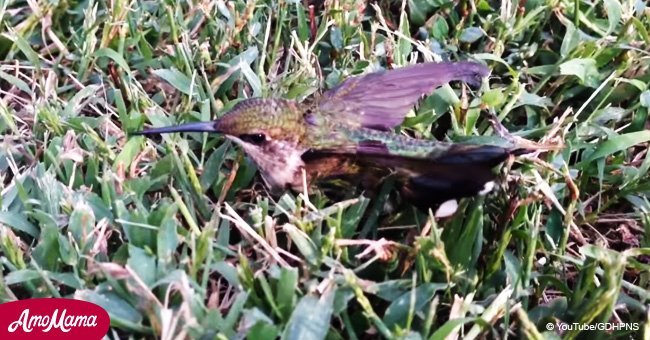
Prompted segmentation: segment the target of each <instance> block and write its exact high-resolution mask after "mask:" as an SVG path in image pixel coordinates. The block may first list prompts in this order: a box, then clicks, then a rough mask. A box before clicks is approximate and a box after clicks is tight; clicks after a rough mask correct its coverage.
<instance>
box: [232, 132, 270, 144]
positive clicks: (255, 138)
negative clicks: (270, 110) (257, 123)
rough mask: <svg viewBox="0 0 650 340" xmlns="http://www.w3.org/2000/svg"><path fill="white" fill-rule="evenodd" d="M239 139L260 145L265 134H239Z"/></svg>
mask: <svg viewBox="0 0 650 340" xmlns="http://www.w3.org/2000/svg"><path fill="white" fill-rule="evenodd" d="M239 139H241V140H243V141H244V142H246V143H251V144H255V145H261V144H264V143H266V136H265V135H264V134H262V133H251V134H245V135H240V136H239Z"/></svg>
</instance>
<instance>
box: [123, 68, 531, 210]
mask: <svg viewBox="0 0 650 340" xmlns="http://www.w3.org/2000/svg"><path fill="white" fill-rule="evenodd" d="M488 75H489V69H488V68H487V67H486V66H484V65H482V64H480V63H477V62H469V61H464V62H440V63H432V62H431V63H420V64H414V65H410V66H405V67H402V68H398V69H393V70H384V71H379V72H374V73H368V74H365V75H361V76H356V77H350V78H348V79H347V80H345V81H343V82H342V83H341V84H339V85H338V86H336V87H334V88H332V89H330V90H328V91H326V92H324V93H323V94H322V95H321V96H319V97H317V98H315V99H313V100H312V101H310V102H309V103H307V102H297V101H293V100H286V99H279V98H269V99H265V98H251V99H245V100H243V101H241V102H239V103H237V104H236V105H235V106H234V107H233V108H232V109H231V110H230V111H228V112H227V113H225V114H224V115H223V116H222V117H221V118H218V119H217V120H214V121H209V122H192V123H187V124H182V125H178V126H170V127H161V128H151V129H145V130H143V131H140V132H136V133H135V134H136V135H153V134H162V133H171V132H208V133H219V134H223V135H224V136H225V137H226V138H228V139H230V140H232V141H233V142H234V143H235V144H237V145H239V146H240V147H241V149H243V151H244V152H245V153H246V154H247V155H248V156H249V157H250V158H251V160H252V161H253V162H254V163H255V164H256V166H257V168H258V170H259V172H260V174H261V177H262V178H263V180H264V182H265V184H266V185H267V187H268V188H270V189H271V192H280V191H284V190H287V189H291V190H294V191H296V192H302V190H303V188H304V184H303V183H304V180H306V183H308V184H313V183H319V182H322V181H325V180H331V179H341V180H344V181H347V182H349V183H351V184H353V185H361V186H362V187H363V188H366V189H368V190H370V191H372V190H373V189H374V188H376V187H377V184H378V183H380V182H381V181H382V180H384V179H385V178H387V177H389V176H393V177H394V179H395V182H394V183H395V187H396V188H397V189H398V191H399V193H400V195H401V197H403V199H404V200H406V201H408V202H410V203H412V204H414V205H415V206H418V207H421V208H424V209H428V208H433V207H438V208H437V210H436V213H435V215H436V216H437V217H446V216H449V215H452V214H453V213H454V212H455V210H456V207H457V205H458V199H460V198H463V197H470V196H475V195H478V194H486V193H487V192H489V191H490V190H491V189H492V188H493V187H494V179H495V177H496V175H495V174H494V171H493V168H494V167H496V166H497V165H498V164H500V163H502V162H503V161H504V160H506V159H507V158H508V157H509V156H510V155H516V154H520V153H522V151H521V149H517V148H514V147H513V148H508V147H500V146H493V145H477V144H459V143H448V142H440V141H436V140H424V139H417V138H411V137H409V136H406V135H403V134H398V133H395V132H394V128H395V127H397V126H398V125H400V124H401V123H402V121H403V120H404V118H405V117H406V115H407V114H408V113H409V111H410V110H411V109H413V108H414V107H415V106H416V105H417V103H418V102H419V100H421V99H422V98H423V97H424V96H426V95H429V94H431V92H433V90H435V89H436V88H438V87H440V86H442V85H444V84H446V83H448V82H451V81H463V82H466V83H469V84H476V83H479V84H480V82H481V81H482V79H483V78H484V77H487V76H488ZM303 174H304V175H303Z"/></svg>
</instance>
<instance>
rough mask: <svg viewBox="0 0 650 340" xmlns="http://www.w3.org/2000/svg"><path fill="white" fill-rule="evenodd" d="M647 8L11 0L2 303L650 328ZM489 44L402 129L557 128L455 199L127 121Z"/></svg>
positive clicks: (131, 320) (604, 329) (174, 328)
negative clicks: (351, 182)
mask: <svg viewBox="0 0 650 340" xmlns="http://www.w3.org/2000/svg"><path fill="white" fill-rule="evenodd" d="M649 29H650V8H648V7H646V5H645V3H644V1H641V0H622V1H619V0H603V1H585V0H574V1H568V0H528V1H520V2H512V1H509V0H505V1H502V2H498V1H486V0H479V1H471V0H469V1H466V0H460V1H449V0H409V1H403V2H402V1H388V0H387V1H376V2H371V3H369V4H367V3H366V2H365V1H359V0H357V1H352V0H348V1H346V0H327V1H318V0H312V1H298V0H293V1H289V0H285V1H271V0H258V1H255V0H249V1H244V0H236V1H220V0H213V1H189V2H186V1H177V0H166V1H164V2H156V1H130V2H129V1H123V0H113V1H95V0H86V1H74V0H68V1H46V0H32V1H19V0H18V1H12V0H5V1H0V58H1V60H2V63H1V64H0V131H2V137H0V183H1V184H0V189H1V195H0V263H1V264H2V271H1V272H0V273H1V274H0V275H1V279H0V285H1V287H0V288H1V289H0V302H8V301H13V300H16V299H27V298H36V297H74V298H77V299H83V300H87V301H90V302H93V303H96V304H98V305H100V306H101V307H103V308H104V309H106V310H107V311H108V313H109V315H110V317H111V329H110V330H109V333H108V335H107V336H108V337H109V338H114V339H117V338H160V339H172V338H173V339H183V338H191V339H194V338H202V339H212V338H219V339H232V338H234V339H237V338H249V339H275V338H277V337H282V338H286V339H323V338H327V339H341V338H345V339H371V338H379V337H381V338H405V339H406V338H408V339H425V338H426V339H457V338H463V339H472V338H520V337H524V338H531V339H554V338H559V337H561V338H568V339H572V338H585V337H587V336H591V337H596V338H610V337H613V336H615V337H620V338H630V339H637V338H650V310H649V309H648V305H649V302H650V291H649V290H648V288H649V286H650V271H649V269H650V198H649V197H650V195H649V193H650V176H649V175H648V171H649V170H650V154H649V153H648V145H649V144H650V124H649V123H648V109H649V108H650V87H649V86H648V84H649V83H650V35H649V33H648V30H649ZM467 59H471V60H477V61H479V62H481V63H483V64H485V65H487V66H488V67H489V68H490V69H491V76H490V77H489V79H488V80H485V81H484V83H483V85H482V86H481V87H480V88H470V87H467V86H464V85H462V84H456V83H454V84H451V85H445V86H443V87H441V88H439V89H438V90H436V91H435V92H434V93H433V94H432V95H430V96H427V97H426V98H425V99H423V100H422V101H421V103H420V104H419V105H418V106H417V107H416V108H414V110H413V112H411V113H410V114H409V116H408V117H407V118H406V119H405V120H404V122H403V123H402V124H401V125H400V126H399V127H398V128H396V129H395V131H396V132H397V133H401V134H405V135H408V136H412V137H414V138H421V139H437V140H445V141H453V142H465V143H468V142H471V143H489V142H493V141H494V140H495V138H497V137H496V135H497V134H498V132H499V131H495V128H494V127H495V126H499V125H502V126H503V127H505V129H507V131H509V133H511V134H512V135H513V136H516V137H517V138H522V139H526V140H529V141H531V143H532V142H534V143H538V144H543V145H552V146H554V147H551V148H548V149H547V150H541V151H539V152H535V153H532V154H528V155H523V156H518V157H513V158H511V159H509V160H508V161H507V162H506V163H505V164H504V165H503V166H499V167H498V168H496V169H495V172H498V178H499V181H498V185H497V188H496V190H494V191H493V192H492V193H490V194H489V195H488V196H486V197H475V198H468V199H464V200H462V201H461V203H460V206H459V208H458V211H457V212H456V214H455V215H453V216H452V217H450V218H443V219H436V218H433V215H432V214H431V213H426V212H423V211H422V210H418V209H415V208H414V207H411V206H409V205H407V204H401V203H400V202H399V200H396V197H395V195H394V194H392V192H393V190H392V189H393V186H392V184H391V181H386V182H384V183H383V185H382V186H381V189H380V190H378V192H376V193H375V194H374V195H364V192H363V191H361V190H342V189H340V187H339V189H338V190H339V191H340V192H338V193H337V194H336V195H334V196H332V195H329V196H328V195H325V194H324V191H323V190H317V189H314V190H312V191H311V192H309V194H308V195H305V193H299V192H292V191H287V192H284V193H279V194H278V193H273V194H271V193H269V192H268V190H267V188H265V186H264V184H263V181H262V180H261V178H260V176H259V174H258V171H257V169H256V167H255V165H254V164H253V163H252V162H251V161H250V160H249V159H248V158H247V157H246V156H245V154H244V153H243V152H242V150H241V149H240V148H239V147H237V146H236V145H235V144H233V143H232V142H230V141H229V140H226V139H225V138H224V137H223V136H220V135H216V134H200V133H183V134H169V135H165V136H163V137H162V138H151V139H148V138H144V137H142V136H131V135H130V134H131V133H133V132H136V131H139V130H141V129H142V128H144V127H149V126H165V125H173V124H178V123H183V122H194V121H208V120H211V119H216V118H218V117H220V116H222V115H223V114H224V113H226V112H227V111H228V110H229V109H230V108H232V107H233V106H234V105H235V104H236V103H237V102H238V101H241V100H242V99H245V98H252V97H267V98H268V97H282V98H287V99H294V100H297V101H303V100H312V99H313V98H314V96H317V95H318V94H319V93H322V92H323V91H325V90H327V89H330V88H333V87H334V86H336V85H337V84H339V83H340V82H342V81H343V80H345V79H347V78H348V77H351V76H355V75H360V74H365V73H369V72H372V71H377V70H381V69H386V68H399V67H402V66H405V65H409V64H413V63H418V62H427V61H441V60H452V61H457V60H467ZM491 120H493V121H494V120H497V121H499V122H500V123H499V124H494V122H491ZM496 130H499V129H496ZM348 189H350V188H348ZM589 327H592V328H595V329H592V330H588V329H587V328H589Z"/></svg>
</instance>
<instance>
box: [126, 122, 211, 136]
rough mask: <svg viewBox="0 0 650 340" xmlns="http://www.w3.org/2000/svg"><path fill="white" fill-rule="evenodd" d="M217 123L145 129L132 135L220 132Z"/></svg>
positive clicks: (197, 123)
mask: <svg viewBox="0 0 650 340" xmlns="http://www.w3.org/2000/svg"><path fill="white" fill-rule="evenodd" d="M218 125H219V124H218V122H217V121H210V122H196V123H187V124H181V125H176V126H166V127H161V128H153V129H144V130H142V131H138V132H134V133H132V135H134V136H140V135H156V134H161V133H171V132H220V131H219V129H218V128H217V126H218Z"/></svg>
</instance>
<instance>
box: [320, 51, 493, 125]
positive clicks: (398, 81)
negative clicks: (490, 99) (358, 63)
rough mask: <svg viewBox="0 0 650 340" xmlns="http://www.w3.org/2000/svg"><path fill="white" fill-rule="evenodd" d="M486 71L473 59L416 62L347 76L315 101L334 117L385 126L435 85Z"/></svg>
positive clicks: (476, 77) (472, 79)
mask: <svg viewBox="0 0 650 340" xmlns="http://www.w3.org/2000/svg"><path fill="white" fill-rule="evenodd" d="M488 74H489V69H488V68H487V67H486V66H484V65H482V64H478V63H475V62H456V63H450V62H444V63H424V64H416V65H411V66H406V67H402V68H399V69H395V70H391V71H380V72H375V73H369V74H367V75H363V76H358V77H352V78H348V79H347V80H345V81H344V82H343V83H341V84H340V85H338V86H337V87H335V88H333V89H331V90H329V91H327V92H325V93H324V94H323V96H322V97H320V98H319V99H318V104H317V105H318V109H319V110H320V111H321V112H323V113H325V114H329V115H333V116H335V117H336V118H335V119H336V120H339V121H342V120H345V121H347V122H349V123H350V124H355V125H358V126H363V127H367V128H371V129H377V130H389V129H391V128H393V127H395V126H397V125H399V124H400V123H401V122H402V121H403V120H404V117H405V116H406V114H407V113H408V112H409V110H411V109H412V108H413V107H414V106H415V105H416V104H417V102H418V100H420V99H421V98H422V97H423V96H425V95H428V94H431V92H432V91H433V90H434V89H436V88H437V87H439V86H441V85H443V84H446V83H448V82H450V81H454V80H462V81H465V82H467V83H472V84H475V83H477V82H478V83H480V81H481V78H483V77H486V76H487V75H488Z"/></svg>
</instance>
